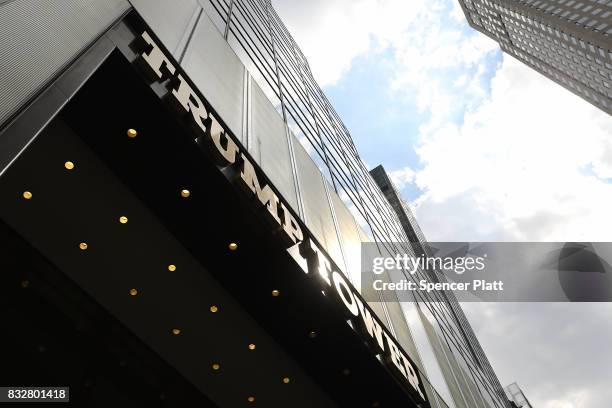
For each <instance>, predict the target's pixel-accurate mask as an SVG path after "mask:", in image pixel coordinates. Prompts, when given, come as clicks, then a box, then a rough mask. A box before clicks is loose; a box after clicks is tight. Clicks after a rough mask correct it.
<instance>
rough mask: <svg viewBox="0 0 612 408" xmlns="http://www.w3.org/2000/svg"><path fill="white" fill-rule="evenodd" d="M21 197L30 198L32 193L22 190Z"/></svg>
mask: <svg viewBox="0 0 612 408" xmlns="http://www.w3.org/2000/svg"><path fill="white" fill-rule="evenodd" d="M23 198H25V199H26V200H29V199H31V198H32V193H30V192H29V191H24V192H23Z"/></svg>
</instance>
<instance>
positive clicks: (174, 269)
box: [168, 265, 176, 272]
mask: <svg viewBox="0 0 612 408" xmlns="http://www.w3.org/2000/svg"><path fill="white" fill-rule="evenodd" d="M168 270H169V271H170V272H174V271H176V265H168Z"/></svg>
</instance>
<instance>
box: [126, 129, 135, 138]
mask: <svg viewBox="0 0 612 408" xmlns="http://www.w3.org/2000/svg"><path fill="white" fill-rule="evenodd" d="M127 135H128V137H129V138H131V139H133V138H135V137H136V136H138V132H137V131H136V129H128V130H127Z"/></svg>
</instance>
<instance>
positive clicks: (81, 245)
mask: <svg viewBox="0 0 612 408" xmlns="http://www.w3.org/2000/svg"><path fill="white" fill-rule="evenodd" d="M79 248H81V249H82V250H83V251H84V250H86V249H87V242H81V243H80V244H79Z"/></svg>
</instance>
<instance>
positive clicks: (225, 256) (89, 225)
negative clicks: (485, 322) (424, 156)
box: [0, 0, 509, 408]
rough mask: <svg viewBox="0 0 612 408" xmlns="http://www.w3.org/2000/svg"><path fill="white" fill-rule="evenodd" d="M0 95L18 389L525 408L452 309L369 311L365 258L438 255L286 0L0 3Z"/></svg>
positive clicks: (4, 352)
mask: <svg viewBox="0 0 612 408" xmlns="http://www.w3.org/2000/svg"><path fill="white" fill-rule="evenodd" d="M17 39H18V41H17ZM0 84H2V93H1V94H0V238H1V239H2V243H3V245H2V246H1V247H0V268H1V270H2V271H3V272H5V273H3V274H0V277H1V279H2V281H1V282H0V283H1V284H0V288H2V291H3V292H2V296H1V298H2V299H3V302H4V303H3V306H2V308H1V309H0V313H1V316H2V318H3V320H4V321H5V323H6V325H7V327H10V328H11V329H10V330H9V331H8V333H7V334H6V336H4V338H3V347H2V348H0V357H1V358H2V361H3V364H5V369H4V370H3V372H2V374H1V376H2V381H1V382H2V383H3V384H9V385H10V384H14V385H20V386H26V385H49V386H52V385H67V386H70V399H71V402H73V403H74V404H75V405H76V406H84V407H86V406H109V405H112V404H114V405H121V406H123V405H127V404H136V405H137V406H145V405H146V406H168V407H174V406H195V405H197V406H203V407H207V406H210V407H217V406H219V407H242V406H252V405H253V404H257V405H258V406H265V407H288V406H291V407H304V408H307V407H314V406H316V407H336V406H341V407H361V406H363V407H398V406H402V407H415V408H416V407H420V408H426V407H436V408H438V407H439V408H445V407H451V408H475V407H476V408H504V407H508V406H509V405H508V404H509V403H508V401H507V399H506V397H505V394H504V391H503V389H502V388H501V386H500V385H499V381H498V380H497V377H496V376H495V373H494V372H493V369H492V368H491V366H490V364H488V361H487V360H486V356H484V353H483V352H482V350H481V349H480V347H479V346H477V341H476V339H475V336H474V334H473V333H472V331H471V328H470V326H469V323H468V322H467V320H466V319H465V317H464V316H463V314H462V313H461V311H460V309H457V308H458V307H459V306H458V304H457V303H456V301H452V300H451V299H448V298H447V297H446V296H442V294H439V293H432V294H422V295H415V299H414V301H412V302H408V303H407V304H403V305H400V303H399V302H398V298H397V296H395V297H393V296H392V297H391V298H382V297H380V301H370V302H368V301H366V299H368V300H371V299H374V297H373V296H377V295H378V294H377V293H367V292H368V288H361V287H360V277H361V276H360V275H361V265H360V250H361V245H362V243H364V242H365V243H369V244H374V245H376V247H377V248H378V250H379V251H380V253H381V254H395V253H401V252H404V253H408V254H415V253H417V252H419V251H421V250H422V249H418V248H422V247H421V246H416V245H414V236H415V235H414V234H416V237H417V238H419V239H418V240H419V241H420V242H421V244H422V245H424V237H422V234H420V233H418V231H419V230H418V225H416V221H415V220H414V218H413V217H412V218H406V219H404V218H403V217H402V215H401V213H398V212H397V208H395V206H396V204H395V203H394V202H393V200H392V199H391V197H390V196H388V195H387V193H386V192H384V191H381V188H380V187H379V184H377V182H376V181H375V180H374V178H372V176H371V175H370V173H369V172H368V170H367V168H366V167H365V165H364V163H363V162H362V160H361V159H360V157H359V154H358V152H357V149H356V147H355V145H354V143H353V141H352V139H351V136H350V133H349V131H348V129H347V128H346V126H345V125H344V124H343V123H342V121H341V119H340V118H339V116H338V114H337V113H336V112H335V110H334V109H333V107H332V106H331V104H330V103H329V101H328V100H327V98H326V97H325V95H324V93H323V92H322V91H321V89H320V88H319V86H318V85H317V83H316V81H315V80H314V78H313V75H312V73H311V71H310V68H309V66H308V62H307V61H306V59H305V57H304V55H303V54H302V53H301V51H300V49H299V47H298V46H297V44H296V43H295V41H294V40H293V38H292V37H291V35H290V34H289V32H288V30H287V29H286V27H285V25H284V24H283V22H282V21H281V19H280V18H279V16H278V15H277V14H276V12H275V11H274V8H273V7H272V4H271V2H270V1H266V0H231V1H229V2H226V1H221V0H183V1H180V2H176V1H169V0H168V1H163V0H131V1H126V0H58V1H55V2H51V3H49V4H47V3H45V4H42V2H39V1H37V0H14V1H9V2H1V3H0ZM410 225H412V227H411V228H412V230H411V229H410V228H407V227H408V226H410ZM411 231H412V232H411ZM415 231H416V232H415ZM417 277H418V278H422V279H430V278H431V276H428V275H427V273H426V271H421V270H420V271H418V272H417ZM386 278H387V279H390V278H389V277H386ZM381 296H382V295H381ZM384 301H386V302H384ZM407 313H408V314H409V315H410V316H411V317H416V319H411V318H407Z"/></svg>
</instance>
